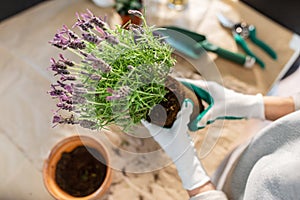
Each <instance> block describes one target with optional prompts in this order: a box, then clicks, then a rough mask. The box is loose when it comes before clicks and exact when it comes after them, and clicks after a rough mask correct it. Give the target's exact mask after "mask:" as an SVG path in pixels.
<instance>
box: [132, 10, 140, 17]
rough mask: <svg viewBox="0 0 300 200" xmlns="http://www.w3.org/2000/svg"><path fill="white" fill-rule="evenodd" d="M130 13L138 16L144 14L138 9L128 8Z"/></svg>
mask: <svg viewBox="0 0 300 200" xmlns="http://www.w3.org/2000/svg"><path fill="white" fill-rule="evenodd" d="M128 14H130V15H134V16H136V17H142V16H143V14H142V13H141V12H140V11H138V10H128Z"/></svg>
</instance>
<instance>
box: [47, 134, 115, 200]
mask: <svg viewBox="0 0 300 200" xmlns="http://www.w3.org/2000/svg"><path fill="white" fill-rule="evenodd" d="M74 152H75V154H74ZM76 153H77V154H76ZM72 156H73V157H72ZM99 159H101V162H100V161H99ZM97 161H98V163H97ZM68 162H69V163H68ZM104 162H105V164H103V163H104ZM70 163H71V164H70ZM84 163H86V166H87V168H85V169H83V165H84ZM100 163H101V164H102V165H101V164H100ZM68 164H69V165H68ZM94 165H95V166H97V167H91V166H94ZM96 169H97V170H98V171H97V170H96ZM64 170H65V171H64ZM95 170H96V172H95ZM99 170H102V172H101V171H100V172H101V173H98V172H99ZM111 171H112V170H111V168H110V167H109V156H108V152H107V150H106V149H105V147H104V146H103V145H102V144H101V143H99V142H98V141H96V140H95V139H93V138H91V137H88V136H71V137H67V138H65V139H63V140H62V141H60V142H59V143H57V144H56V145H55V146H54V148H53V149H52V151H51V152H50V155H49V157H48V159H47V160H45V162H44V167H43V179H44V184H45V186H46V188H47V190H48V192H49V193H50V194H51V195H52V196H53V197H54V198H55V199H59V200H93V199H95V200H96V199H100V198H101V197H102V196H103V195H104V194H105V192H106V191H107V190H108V188H109V187H110V184H111V179H112V175H111V173H112V172H111ZM59 172H60V173H61V172H63V174H60V175H59V174H58V173H59ZM69 173H71V174H69ZM92 173H93V174H92ZM74 174H75V175H74ZM97 174H98V175H97ZM100 174H101V178H99V177H100ZM65 175H68V176H69V178H68V180H66V181H67V182H68V181H70V179H71V180H72V179H73V181H74V182H75V186H74V188H72V189H74V190H76V189H78V188H75V187H80V189H78V191H80V190H84V191H83V193H86V192H88V194H86V195H84V196H83V195H82V191H80V192H81V194H80V195H77V194H76V195H73V194H75V193H74V191H73V190H72V192H70V190H69V189H62V188H65V185H68V184H69V183H68V184H66V182H64V184H65V185H63V184H62V181H61V179H63V178H62V177H64V176H65ZM76 176H78V177H79V179H78V178H76ZM58 177H59V178H58ZM95 177H96V180H95ZM93 178H94V179H93ZM98 178H99V179H98ZM88 179H90V180H88ZM91 179H93V180H91ZM87 180H88V181H89V182H88V184H89V185H91V182H93V188H92V191H90V190H91V188H87V189H85V187H87V186H86V185H87V182H86V181H87ZM95 184H96V185H95ZM81 186H83V187H81ZM71 194H72V195H71Z"/></svg>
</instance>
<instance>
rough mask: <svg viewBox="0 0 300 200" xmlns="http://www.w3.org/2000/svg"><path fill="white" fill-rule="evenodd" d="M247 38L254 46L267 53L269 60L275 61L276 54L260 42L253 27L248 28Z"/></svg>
mask: <svg viewBox="0 0 300 200" xmlns="http://www.w3.org/2000/svg"><path fill="white" fill-rule="evenodd" d="M249 38H250V39H251V41H252V42H253V43H254V44H256V45H257V46H259V47H260V48H262V49H263V50H264V51H265V52H266V53H268V54H269V55H270V56H271V58H273V59H275V60H276V59H277V54H276V52H275V51H274V50H273V49H272V48H271V47H270V46H269V45H267V44H266V43H264V42H263V41H262V40H260V39H258V38H257V37H256V28H255V27H254V26H249Z"/></svg>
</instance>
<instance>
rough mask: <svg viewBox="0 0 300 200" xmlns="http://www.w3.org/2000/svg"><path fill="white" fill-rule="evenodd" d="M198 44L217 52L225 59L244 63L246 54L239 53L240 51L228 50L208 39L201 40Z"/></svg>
mask: <svg viewBox="0 0 300 200" xmlns="http://www.w3.org/2000/svg"><path fill="white" fill-rule="evenodd" d="M197 44H198V45H199V46H201V47H203V48H204V49H205V50H207V51H211V52H214V53H216V54H218V55H219V56H220V57H222V58H225V59H227V60H231V61H233V62H236V63H238V64H240V65H245V64H246V55H243V54H240V53H234V52H231V51H228V50H226V49H223V48H220V47H218V46H216V45H213V44H211V43H209V42H208V41H206V40H205V41H203V42H200V43H197Z"/></svg>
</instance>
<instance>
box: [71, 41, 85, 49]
mask: <svg viewBox="0 0 300 200" xmlns="http://www.w3.org/2000/svg"><path fill="white" fill-rule="evenodd" d="M68 47H70V48H72V49H81V50H82V49H85V48H86V45H85V43H84V41H82V40H80V39H77V40H73V41H71V42H70V43H69V44H68Z"/></svg>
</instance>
